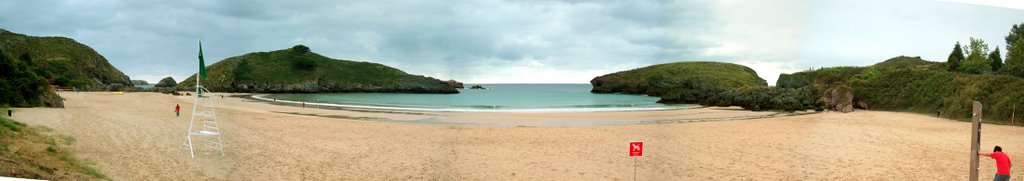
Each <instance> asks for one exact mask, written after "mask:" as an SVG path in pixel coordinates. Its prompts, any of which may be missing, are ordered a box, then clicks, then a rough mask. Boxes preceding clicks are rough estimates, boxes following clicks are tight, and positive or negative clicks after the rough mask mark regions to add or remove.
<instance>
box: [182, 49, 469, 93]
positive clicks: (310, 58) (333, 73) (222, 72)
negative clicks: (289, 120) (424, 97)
mask: <svg viewBox="0 0 1024 181" xmlns="http://www.w3.org/2000/svg"><path fill="white" fill-rule="evenodd" d="M207 74H208V77H207V78H206V79H204V80H202V81H203V82H202V84H203V86H206V87H207V88H208V89H210V90H211V91H215V92H256V93H316V92H407V93H458V90H457V89H455V88H454V87H452V86H451V85H449V84H448V83H447V82H444V81H441V80H438V79H434V78H430V77H425V76H419V75H411V74H408V73H405V72H403V71H402V70H398V69H395V68H392V67H388V66H385V65H381V64H378V63H371V62H356V61H350V60H337V59H331V58H329V57H325V56H322V55H320V54H317V53H314V52H311V51H310V50H309V48H308V47H306V46H303V45H296V46H295V47H292V48H290V49H283V50H277V51H271V52H256V53H248V54H245V55H241V56H236V57H231V58H227V59H224V60H221V61H220V62H217V63H215V64H213V65H210V66H207ZM195 81H196V80H195V75H194V74H193V75H192V76H191V77H189V78H187V79H185V80H183V81H181V83H179V84H178V86H177V88H178V89H179V90H192V89H194V88H195Z"/></svg>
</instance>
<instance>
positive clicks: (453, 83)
mask: <svg viewBox="0 0 1024 181" xmlns="http://www.w3.org/2000/svg"><path fill="white" fill-rule="evenodd" d="M445 83H448V86H451V87H454V88H457V89H462V88H466V87H465V86H463V85H462V82H459V81H455V80H450V79H449V80H448V81H445Z"/></svg>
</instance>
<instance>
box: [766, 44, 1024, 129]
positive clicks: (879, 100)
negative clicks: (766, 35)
mask: <svg viewBox="0 0 1024 181" xmlns="http://www.w3.org/2000/svg"><path fill="white" fill-rule="evenodd" d="M837 72H842V73H837ZM784 77H785V78H784ZM794 82H797V83H794ZM799 82H811V83H808V84H800V83H799ZM837 84H838V85H844V86H848V87H850V88H852V90H853V95H854V99H855V100H858V101H862V102H864V103H866V104H867V105H870V108H871V109H877V110H890V111H908V112H918V113H925V114H932V115H934V114H940V115H941V117H946V118H952V119H961V120H965V119H969V118H970V116H971V115H970V114H971V102H972V101H974V100H977V101H980V102H982V104H984V105H985V107H984V109H983V111H984V115H985V121H986V122H1001V123H1008V122H1009V121H1010V116H1011V112H1012V111H1014V110H1013V107H1014V106H1016V107H1018V108H1017V112H1018V113H1020V112H1022V111H1020V110H1021V109H1024V100H1022V99H1021V98H1022V97H1024V79H1021V78H1017V77H1013V76H1009V75H990V74H982V75H977V74H965V73H959V72H949V71H946V67H945V64H944V63H941V62H931V61H926V60H921V59H920V58H918V57H903V56H901V57H895V58H891V59H889V60H886V61H883V62H881V63H878V64H875V65H872V66H868V67H833V68H824V69H818V70H811V71H804V72H798V73H794V74H783V75H781V76H780V78H779V82H777V85H779V86H783V85H786V86H791V87H817V88H819V89H821V88H823V87H830V86H834V85H837ZM940 112H941V113H940Z"/></svg>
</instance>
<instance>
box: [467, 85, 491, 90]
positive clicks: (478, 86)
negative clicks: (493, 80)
mask: <svg viewBox="0 0 1024 181" xmlns="http://www.w3.org/2000/svg"><path fill="white" fill-rule="evenodd" d="M469 89H487V88H484V86H480V85H473V87H469Z"/></svg>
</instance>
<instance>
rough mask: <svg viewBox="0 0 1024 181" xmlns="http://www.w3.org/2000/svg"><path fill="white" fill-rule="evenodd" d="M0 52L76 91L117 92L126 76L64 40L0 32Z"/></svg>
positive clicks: (87, 49)
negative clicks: (0, 50) (1, 50)
mask: <svg viewBox="0 0 1024 181" xmlns="http://www.w3.org/2000/svg"><path fill="white" fill-rule="evenodd" d="M0 49H3V50H4V51H3V52H4V53H5V54H7V55H8V56H10V57H15V58H17V59H18V60H21V61H23V62H25V63H26V64H27V65H28V66H30V67H34V69H35V72H36V74H37V75H39V76H41V77H43V78H44V79H46V80H48V81H49V82H50V83H52V84H56V85H61V86H68V87H75V88H77V89H79V90H120V89H122V88H124V87H130V86H131V85H132V83H131V80H129V79H128V76H127V75H125V74H124V73H122V72H121V71H120V70H118V69H117V68H114V66H112V65H110V63H108V62H107V59H106V58H104V57H103V56H102V55H100V54H99V53H97V52H96V50H93V49H92V48H90V47H89V46H86V45H83V44H81V43H78V42H77V41H75V40H73V39H70V38H65V37H36V36H28V35H23V34H18V33H13V32H10V31H7V30H3V29H0Z"/></svg>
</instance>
